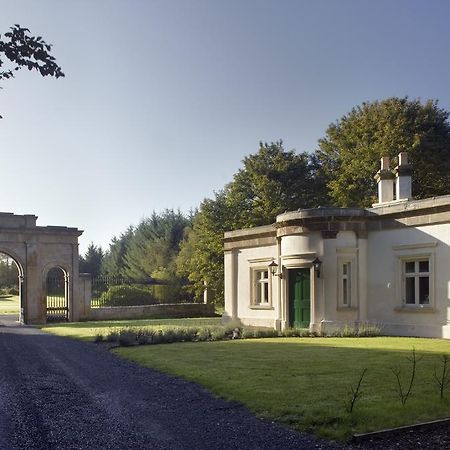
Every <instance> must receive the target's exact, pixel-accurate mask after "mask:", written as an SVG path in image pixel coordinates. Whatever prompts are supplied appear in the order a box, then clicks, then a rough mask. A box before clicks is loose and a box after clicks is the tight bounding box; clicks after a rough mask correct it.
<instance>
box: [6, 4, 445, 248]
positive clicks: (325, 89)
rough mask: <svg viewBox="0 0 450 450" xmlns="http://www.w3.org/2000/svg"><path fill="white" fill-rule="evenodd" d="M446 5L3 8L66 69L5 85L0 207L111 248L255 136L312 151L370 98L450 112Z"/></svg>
mask: <svg viewBox="0 0 450 450" xmlns="http://www.w3.org/2000/svg"><path fill="white" fill-rule="evenodd" d="M449 18H450V2H447V1H445V0H442V1H438V0H434V1H433V0H428V1H426V0H421V1H417V0H396V1H392V0H382V1H380V0H377V1H364V0H340V1H338V0H328V1H320V0H314V1H313V0H310V1H301V0H292V1H289V0H272V1H263V0H227V1H222V0H157V1H156V0H95V1H92V0H71V1H69V0H65V1H60V0H39V1H35V0H34V1H32V0H30V1H21V0H17V1H7V2H6V1H5V2H2V7H1V16H0V33H2V34H3V33H4V32H6V31H7V30H8V28H9V27H10V26H11V25H13V24H15V23H18V24H20V25H22V26H27V27H29V28H30V29H31V31H32V33H33V34H34V35H41V36H43V37H44V38H45V39H46V40H47V41H48V42H50V43H52V44H53V45H54V47H53V54H54V56H55V57H56V58H57V61H58V63H59V64H60V65H61V66H62V68H63V70H64V72H65V73H66V78H63V79H58V80H56V79H53V78H45V79H44V78H42V77H40V76H38V74H37V73H28V71H25V70H23V71H21V73H19V75H18V76H17V78H16V79H14V80H10V81H5V82H3V84H2V86H3V88H4V89H3V90H1V91H0V113H1V114H2V115H3V116H4V119H3V120H2V121H0V148H1V155H2V156H1V161H0V167H1V181H2V184H3V189H2V194H1V202H0V210H1V211H7V212H15V213H17V214H25V213H29V214H36V215H37V216H39V219H38V224H40V225H67V226H75V227H78V228H80V229H83V230H85V231H84V234H83V236H82V237H81V239H80V249H81V251H82V252H84V251H85V249H86V247H87V245H88V244H89V242H91V241H93V242H94V243H96V244H100V245H102V246H103V247H104V248H105V247H107V244H108V242H109V241H110V239H111V237H112V236H113V235H118V234H120V233H121V232H122V231H124V230H125V229H126V228H127V226H128V225H130V224H137V223H138V222H139V221H140V219H142V218H143V217H144V216H148V215H150V214H151V212H152V211H153V210H156V211H161V210H163V209H164V208H178V207H179V208H180V209H181V210H182V211H188V210H189V209H190V208H194V207H196V206H198V205H199V203H200V202H201V200H202V199H203V198H205V197H211V196H212V195H213V192H214V191H215V190H219V189H221V188H222V187H223V186H224V185H225V184H226V183H227V182H229V181H230V180H231V178H232V176H233V174H234V173H235V172H236V171H237V170H238V168H239V167H240V165H241V160H242V159H243V158H244V156H246V155H248V154H250V153H254V152H255V151H257V149H258V142H259V141H260V140H263V141H273V140H277V139H283V141H284V143H285V147H286V148H287V149H295V150H297V151H313V150H314V149H315V148H316V145H317V140H318V139H319V138H320V137H322V136H323V135H324V133H325V130H326V128H327V126H328V125H329V124H330V123H331V122H333V121H335V120H337V119H338V118H339V117H341V116H342V115H343V114H345V113H347V112H348V111H349V110H350V109H351V108H352V107H353V106H355V105H358V104H360V103H361V102H363V101H366V100H374V99H383V98H386V97H390V96H405V95H408V96H410V97H411V98H417V97H420V98H422V99H423V100H426V99H429V98H432V99H439V102H440V106H441V107H443V108H445V109H450V89H449V84H450V58H449V49H450V26H449Z"/></svg>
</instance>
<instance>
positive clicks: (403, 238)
mask: <svg viewBox="0 0 450 450" xmlns="http://www.w3.org/2000/svg"><path fill="white" fill-rule="evenodd" d="M376 180H377V183H378V203H376V204H374V205H373V206H372V208H367V209H358V208H316V209H303V210H298V211H293V212H287V213H284V214H281V215H279V216H278V217H277V218H276V222H275V223H274V224H272V225H267V226H262V227H255V228H250V229H242V230H236V231H230V232H227V233H225V236H224V251H225V256H224V257H225V313H224V319H225V320H231V319H239V320H240V321H241V322H242V323H244V324H248V325H255V326H266V327H274V328H277V329H285V328H289V327H309V328H310V329H311V330H312V331H318V332H320V331H324V330H327V329H331V328H336V327H341V326H343V325H345V324H350V325H352V324H358V323H361V322H369V323H375V324H378V325H379V326H380V327H381V328H382V332H383V333H384V334H390V335H404V336H428V337H444V338H449V337H450V195H445V196H440V197H434V198H429V199H425V200H413V199H412V197H411V167H410V165H409V164H408V160H407V154H406V153H400V155H399V165H398V166H397V167H396V168H395V169H393V170H391V168H390V167H389V159H388V158H382V161H381V169H380V170H379V172H378V173H377V175H376Z"/></svg>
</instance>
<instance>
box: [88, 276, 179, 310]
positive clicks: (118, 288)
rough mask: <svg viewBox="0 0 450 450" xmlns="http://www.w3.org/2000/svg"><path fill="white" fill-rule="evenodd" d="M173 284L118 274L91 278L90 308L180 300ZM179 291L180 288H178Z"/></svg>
mask: <svg viewBox="0 0 450 450" xmlns="http://www.w3.org/2000/svg"><path fill="white" fill-rule="evenodd" d="M176 290H177V289H176V288H174V286H172V285H170V284H168V283H166V282H165V281H161V280H155V279H145V280H133V279H130V278H125V277H120V276H98V277H93V278H92V297H91V308H101V307H105V306H139V305H153V304H157V303H169V302H171V301H173V302H177V301H178V302H180V301H182V300H181V296H180V293H179V292H178V294H177V293H176ZM178 291H181V289H178Z"/></svg>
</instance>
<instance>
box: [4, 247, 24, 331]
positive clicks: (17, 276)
mask: <svg viewBox="0 0 450 450" xmlns="http://www.w3.org/2000/svg"><path fill="white" fill-rule="evenodd" d="M22 283H23V270H22V267H21V265H20V264H19V263H18V262H17V260H16V259H14V258H13V257H12V256H11V255H9V254H8V253H6V252H3V251H0V314H1V315H8V316H11V317H15V319H16V321H17V322H21V323H23V322H24V305H23V301H22Z"/></svg>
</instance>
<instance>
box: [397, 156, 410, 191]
mask: <svg viewBox="0 0 450 450" xmlns="http://www.w3.org/2000/svg"><path fill="white" fill-rule="evenodd" d="M411 172H412V168H411V165H410V164H408V153H406V152H401V153H399V155H398V166H397V167H396V168H395V169H394V173H395V178H396V180H395V199H396V200H410V199H411V197H412V194H411V192H412V189H411Z"/></svg>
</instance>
